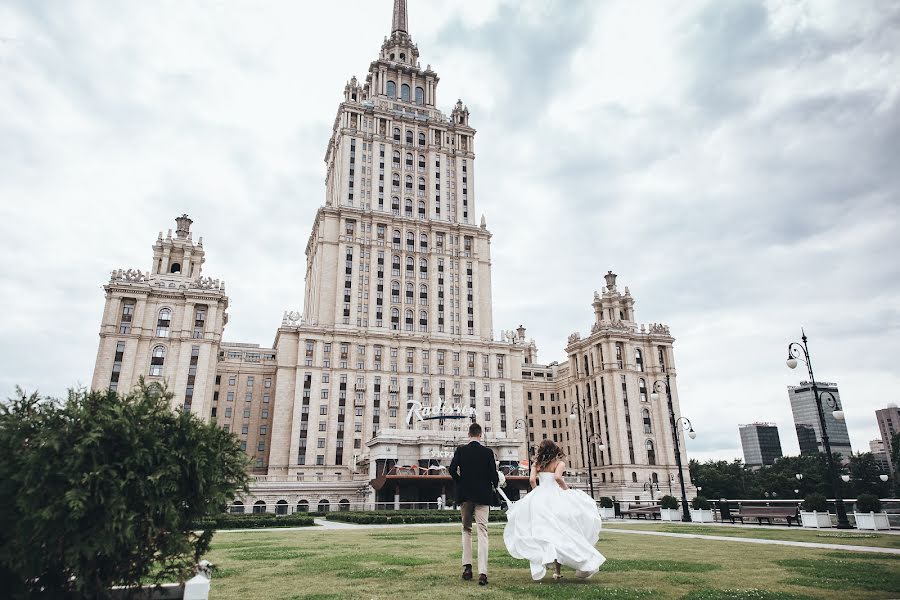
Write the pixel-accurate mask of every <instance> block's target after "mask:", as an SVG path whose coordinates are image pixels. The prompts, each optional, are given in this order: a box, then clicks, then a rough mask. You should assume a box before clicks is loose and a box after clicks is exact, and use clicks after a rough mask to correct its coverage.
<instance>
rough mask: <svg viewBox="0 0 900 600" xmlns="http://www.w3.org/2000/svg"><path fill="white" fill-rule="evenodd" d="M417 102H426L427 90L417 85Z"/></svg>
mask: <svg viewBox="0 0 900 600" xmlns="http://www.w3.org/2000/svg"><path fill="white" fill-rule="evenodd" d="M416 104H425V90H423V89H422V88H420V87H418V86H416Z"/></svg>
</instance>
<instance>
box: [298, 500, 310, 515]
mask: <svg viewBox="0 0 900 600" xmlns="http://www.w3.org/2000/svg"><path fill="white" fill-rule="evenodd" d="M297 512H309V500H301V501H300V502H298V503H297Z"/></svg>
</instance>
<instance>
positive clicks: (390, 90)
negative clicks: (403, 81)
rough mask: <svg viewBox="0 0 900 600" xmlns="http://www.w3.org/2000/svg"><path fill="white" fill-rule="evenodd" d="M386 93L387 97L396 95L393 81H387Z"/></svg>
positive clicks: (395, 85) (395, 86)
mask: <svg viewBox="0 0 900 600" xmlns="http://www.w3.org/2000/svg"><path fill="white" fill-rule="evenodd" d="M387 95H388V98H396V97H397V84H396V83H394V82H393V81H388V82H387Z"/></svg>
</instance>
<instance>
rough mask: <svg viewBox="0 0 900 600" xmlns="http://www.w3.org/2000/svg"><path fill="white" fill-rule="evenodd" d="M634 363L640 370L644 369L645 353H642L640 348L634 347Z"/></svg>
mask: <svg viewBox="0 0 900 600" xmlns="http://www.w3.org/2000/svg"><path fill="white" fill-rule="evenodd" d="M634 364H636V365H637V368H638V371H643V370H644V355H643V354H641V349H640V348H635V349H634Z"/></svg>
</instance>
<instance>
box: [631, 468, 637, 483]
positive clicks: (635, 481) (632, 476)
mask: <svg viewBox="0 0 900 600" xmlns="http://www.w3.org/2000/svg"><path fill="white" fill-rule="evenodd" d="M631 483H637V473H635V472H634V471H632V472H631Z"/></svg>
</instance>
